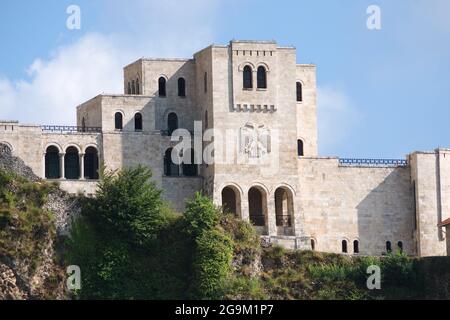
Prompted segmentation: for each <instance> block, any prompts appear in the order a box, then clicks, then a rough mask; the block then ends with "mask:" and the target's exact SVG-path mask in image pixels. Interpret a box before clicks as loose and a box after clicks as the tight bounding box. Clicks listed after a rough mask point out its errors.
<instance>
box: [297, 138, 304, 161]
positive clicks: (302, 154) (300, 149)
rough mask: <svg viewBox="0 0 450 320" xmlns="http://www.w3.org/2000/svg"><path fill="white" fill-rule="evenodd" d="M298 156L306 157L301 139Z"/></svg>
mask: <svg viewBox="0 0 450 320" xmlns="http://www.w3.org/2000/svg"><path fill="white" fill-rule="evenodd" d="M297 155H298V156H299V157H303V156H304V155H305V152H304V150H303V141H302V140H300V139H298V140H297Z"/></svg>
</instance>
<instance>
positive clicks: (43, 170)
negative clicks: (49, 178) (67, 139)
mask: <svg viewBox="0 0 450 320" xmlns="http://www.w3.org/2000/svg"><path fill="white" fill-rule="evenodd" d="M46 155H47V154H46V153H45V152H44V155H43V156H42V179H45V178H46V176H45V156H46Z"/></svg>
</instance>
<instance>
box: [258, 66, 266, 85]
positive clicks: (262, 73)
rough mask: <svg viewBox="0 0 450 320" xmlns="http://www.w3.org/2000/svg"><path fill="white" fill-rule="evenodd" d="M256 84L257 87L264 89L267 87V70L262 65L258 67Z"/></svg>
mask: <svg viewBox="0 0 450 320" xmlns="http://www.w3.org/2000/svg"><path fill="white" fill-rule="evenodd" d="M257 84H258V89H266V88H267V72H266V68H264V67H263V66H260V67H258V71H257Z"/></svg>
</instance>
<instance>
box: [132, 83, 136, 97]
mask: <svg viewBox="0 0 450 320" xmlns="http://www.w3.org/2000/svg"><path fill="white" fill-rule="evenodd" d="M131 94H136V83H135V82H134V80H133V81H131Z"/></svg>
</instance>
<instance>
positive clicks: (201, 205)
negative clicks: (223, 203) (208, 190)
mask: <svg viewBox="0 0 450 320" xmlns="http://www.w3.org/2000/svg"><path fill="white" fill-rule="evenodd" d="M220 215H221V212H220V209H219V208H217V207H216V206H215V205H214V203H213V202H212V201H211V199H209V198H208V197H205V196H203V195H202V194H201V193H199V192H197V193H196V194H195V196H194V199H193V200H191V201H188V202H187V203H186V211H185V213H184V221H185V224H186V232H187V233H188V234H189V235H190V236H191V237H192V238H193V239H196V238H197V237H199V236H200V235H201V234H202V233H203V231H204V230H210V229H212V228H214V227H215V226H216V225H217V224H218V223H219V220H220Z"/></svg>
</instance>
